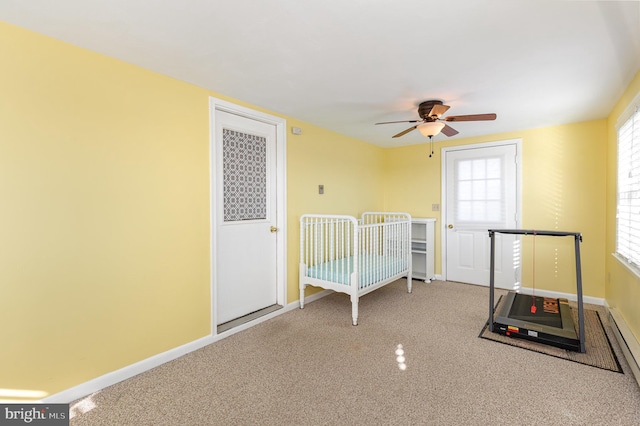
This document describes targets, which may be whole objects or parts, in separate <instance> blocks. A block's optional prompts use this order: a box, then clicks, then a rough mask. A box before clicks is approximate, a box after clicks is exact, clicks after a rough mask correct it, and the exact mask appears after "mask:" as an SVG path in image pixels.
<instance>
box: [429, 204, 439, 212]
mask: <svg viewBox="0 0 640 426" xmlns="http://www.w3.org/2000/svg"><path fill="white" fill-rule="evenodd" d="M431 211H432V212H439V211H440V204H431Z"/></svg>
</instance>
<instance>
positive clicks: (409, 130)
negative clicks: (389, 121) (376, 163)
mask: <svg viewBox="0 0 640 426" xmlns="http://www.w3.org/2000/svg"><path fill="white" fill-rule="evenodd" d="M416 128H418V125H417V124H416V125H415V126H413V127H409V128H408V129H407V130H403V131H402V132H400V133H398V134H397V135H393V136H392V137H393V138H399V137H400V136H404V135H406V134H407V133H409V132H411V131H413V130H415V129H416Z"/></svg>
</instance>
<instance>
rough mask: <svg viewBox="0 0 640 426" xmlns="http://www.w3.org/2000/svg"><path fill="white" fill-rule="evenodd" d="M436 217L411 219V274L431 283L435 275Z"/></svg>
mask: <svg viewBox="0 0 640 426" xmlns="http://www.w3.org/2000/svg"><path fill="white" fill-rule="evenodd" d="M435 224H436V220H435V218H428V217H427V218H420V217H414V218H412V219H411V256H412V259H411V262H412V270H411V274H412V276H413V279H415V280H424V282H426V283H430V282H431V279H433V278H434V277H435V255H434V250H435Z"/></svg>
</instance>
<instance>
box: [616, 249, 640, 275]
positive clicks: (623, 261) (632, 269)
mask: <svg viewBox="0 0 640 426" xmlns="http://www.w3.org/2000/svg"><path fill="white" fill-rule="evenodd" d="M611 254H612V255H613V257H615V258H616V259H618V262H620V263H621V264H622V266H624V267H625V268H627V269H628V270H629V271H630V272H631V273H632V274H633V275H635V276H636V278H638V279H640V268H638V267H637V266H635V265H632V264H630V263H629V262H628V261H627V259H625V258H624V257H622V256H620V255H619V254H618V253H611Z"/></svg>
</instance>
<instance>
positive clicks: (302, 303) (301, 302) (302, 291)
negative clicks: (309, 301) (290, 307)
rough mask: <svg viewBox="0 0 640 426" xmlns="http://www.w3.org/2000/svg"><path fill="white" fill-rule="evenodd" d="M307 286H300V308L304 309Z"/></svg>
mask: <svg viewBox="0 0 640 426" xmlns="http://www.w3.org/2000/svg"><path fill="white" fill-rule="evenodd" d="M305 287H306V286H303V285H301V286H300V309H304V288H305Z"/></svg>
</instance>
